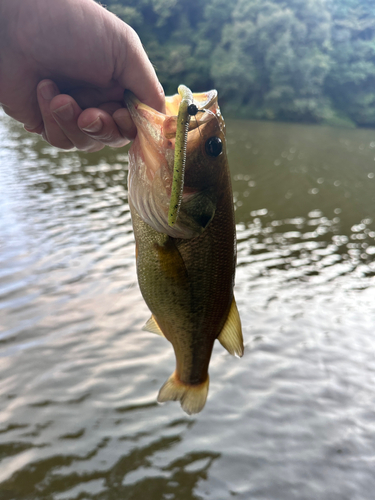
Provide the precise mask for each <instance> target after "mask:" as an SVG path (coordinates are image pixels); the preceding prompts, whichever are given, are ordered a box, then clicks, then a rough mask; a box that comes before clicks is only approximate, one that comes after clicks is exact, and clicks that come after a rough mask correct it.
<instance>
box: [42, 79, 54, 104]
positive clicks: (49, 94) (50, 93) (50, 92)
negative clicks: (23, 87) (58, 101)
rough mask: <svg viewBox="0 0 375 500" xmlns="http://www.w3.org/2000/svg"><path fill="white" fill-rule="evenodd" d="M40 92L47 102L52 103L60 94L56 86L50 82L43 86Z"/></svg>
mask: <svg viewBox="0 0 375 500" xmlns="http://www.w3.org/2000/svg"><path fill="white" fill-rule="evenodd" d="M39 91H40V93H41V94H42V97H43V99H45V100H46V101H51V100H52V99H53V98H54V97H55V96H56V95H57V94H58V92H57V90H56V87H55V85H54V84H53V83H50V82H48V83H44V84H43V85H41V86H40V87H39Z"/></svg>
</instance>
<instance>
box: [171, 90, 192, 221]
mask: <svg viewBox="0 0 375 500" xmlns="http://www.w3.org/2000/svg"><path fill="white" fill-rule="evenodd" d="M178 93H179V94H180V96H181V103H180V106H179V108H178V116H177V130H176V143H175V152H174V166H173V180H172V192H171V200H170V203H169V211H168V225H169V226H171V227H173V225H174V224H175V223H176V221H177V218H178V214H179V212H180V207H181V202H182V192H183V190H184V176H185V164H186V145H187V137H188V132H189V123H190V114H189V106H190V105H191V104H193V94H192V92H191V90H190V89H189V88H188V87H185V85H180V86H179V87H178Z"/></svg>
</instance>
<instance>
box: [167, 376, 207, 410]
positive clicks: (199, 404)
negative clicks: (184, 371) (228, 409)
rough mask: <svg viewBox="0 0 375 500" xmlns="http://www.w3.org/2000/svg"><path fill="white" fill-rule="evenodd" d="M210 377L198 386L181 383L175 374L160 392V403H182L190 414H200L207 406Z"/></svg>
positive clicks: (183, 407)
mask: <svg viewBox="0 0 375 500" xmlns="http://www.w3.org/2000/svg"><path fill="white" fill-rule="evenodd" d="M208 385H209V377H208V375H207V379H206V380H205V381H204V382H202V383H201V384H198V385H189V384H185V383H183V382H181V381H180V380H179V379H178V377H177V375H176V373H173V374H172V375H171V376H170V377H169V379H168V380H167V381H166V383H165V384H164V385H163V387H162V388H161V389H160V391H159V395H158V402H159V403H165V402H166V401H180V402H181V406H182V409H183V410H184V411H185V412H186V413H187V414H188V415H193V413H199V412H200V411H201V410H203V407H204V405H205V404H206V399H207V393H208Z"/></svg>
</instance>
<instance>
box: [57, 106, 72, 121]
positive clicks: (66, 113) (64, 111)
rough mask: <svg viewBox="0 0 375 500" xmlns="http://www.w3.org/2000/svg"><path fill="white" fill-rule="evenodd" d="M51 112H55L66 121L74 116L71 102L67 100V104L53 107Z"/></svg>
mask: <svg viewBox="0 0 375 500" xmlns="http://www.w3.org/2000/svg"><path fill="white" fill-rule="evenodd" d="M53 113H55V114H56V115H57V116H58V117H59V118H60V119H61V120H63V121H65V122H67V121H69V120H72V118H73V116H74V109H73V106H72V105H71V103H70V102H68V104H64V106H61V107H60V108H57V109H54V110H53Z"/></svg>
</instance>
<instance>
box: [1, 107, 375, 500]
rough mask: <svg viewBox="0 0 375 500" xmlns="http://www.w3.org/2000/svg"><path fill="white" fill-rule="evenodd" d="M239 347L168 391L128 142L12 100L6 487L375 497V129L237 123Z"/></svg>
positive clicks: (5, 168) (4, 290)
mask: <svg viewBox="0 0 375 500" xmlns="http://www.w3.org/2000/svg"><path fill="white" fill-rule="evenodd" d="M227 126H228V147H229V158H230V164H231V169H232V173H233V189H234V197H235V203H236V219H237V224H238V226H237V230H238V270H237V279H236V297H237V303H238V308H239V311H240V314H241V317H242V322H243V330H244V338H245V348H246V353H245V356H244V357H243V358H242V359H241V360H239V359H236V358H233V357H231V356H229V355H228V354H227V353H226V352H225V351H224V350H223V348H222V347H221V346H220V345H217V346H216V347H215V349H214V353H213V358H212V361H211V365H210V377H211V384H210V392H209V398H208V402H207V405H206V407H205V409H204V410H203V412H202V413H201V414H199V415H197V416H194V417H188V416H187V415H185V414H184V413H183V412H182V410H181V408H180V406H179V404H177V403H169V404H165V405H158V404H157V403H156V396H157V392H158V390H159V388H160V386H161V385H162V384H163V383H164V381H165V380H166V379H167V378H168V376H169V375H170V373H171V372H172V370H173V367H174V355H173V352H172V348H171V346H170V345H169V344H168V343H167V342H166V341H165V340H164V339H161V338H160V337H158V336H156V335H153V334H151V333H147V332H144V331H142V330H141V327H142V325H143V324H144V322H145V321H146V320H147V319H148V316H149V313H148V310H147V308H146V306H145V305H144V303H143V301H142V298H141V296H140V293H139V290H138V286H137V282H136V274H135V265H134V241H133V235H132V230H131V221H130V214H129V209H128V205H127V185H126V168H127V165H126V160H127V155H126V151H124V150H122V151H119V150H112V151H111V150H107V149H105V150H104V151H101V152H99V153H95V154H87V155H86V154H83V153H79V152H62V151H57V150H55V149H54V148H51V147H49V146H48V145H46V144H45V143H43V142H42V141H41V140H40V139H39V138H38V137H36V136H31V135H29V134H27V133H25V132H24V131H23V130H22V128H21V127H20V126H19V125H18V124H16V123H14V122H12V121H11V120H9V119H8V118H7V117H5V116H4V115H3V114H2V115H1V116H0V137H1V140H0V141H1V142H0V144H1V146H0V245H1V252H0V499H1V500H50V499H53V500H73V499H74V500H91V499H92V500H124V499H126V500H127V499H134V500H135V499H141V498H152V499H153V500H159V499H160V500H161V499H163V500H173V499H175V500H198V499H204V500H206V499H210V500H228V499H230V498H235V499H241V500H250V499H251V500H258V499H259V500H260V499H262V500H284V499H285V500H292V499H296V500H301V499H303V500H316V499H324V500H336V499H337V500H372V499H373V492H374V491H375V476H374V473H373V471H374V468H375V453H374V452H375V438H374V435H375V405H374V403H375V355H374V352H375V336H374V325H375V310H374V303H375V286H374V285H375V278H374V276H375V262H374V255H375V223H374V220H373V218H374V208H375V207H374V204H375V194H374V193H375V158H374V157H375V131H373V130H343V129H342V130H341V129H333V128H323V127H314V126H302V125H290V124H274V123H260V122H243V121H241V122H239V121H238V122H237V121H228V123H227Z"/></svg>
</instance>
